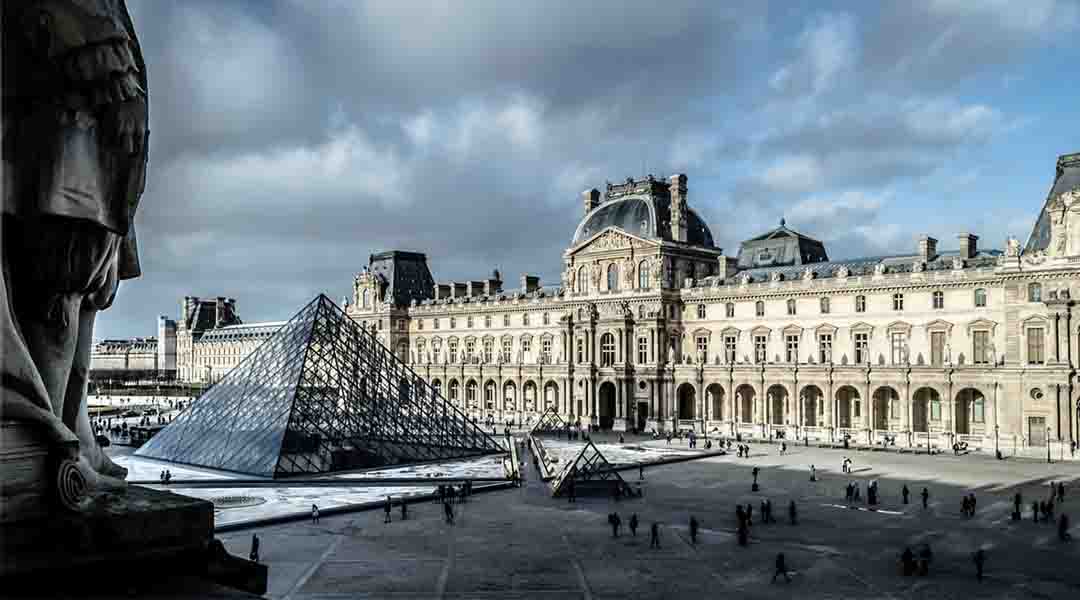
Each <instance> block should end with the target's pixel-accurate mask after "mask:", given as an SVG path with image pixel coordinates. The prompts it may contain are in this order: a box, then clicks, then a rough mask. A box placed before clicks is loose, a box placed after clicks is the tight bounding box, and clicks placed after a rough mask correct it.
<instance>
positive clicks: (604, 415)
mask: <svg viewBox="0 0 1080 600" xmlns="http://www.w3.org/2000/svg"><path fill="white" fill-rule="evenodd" d="M597 400H598V403H597V404H598V407H597V409H598V410H599V413H600V414H599V415H598V417H599V425H600V429H604V430H609V429H611V428H612V427H614V425H615V384H614V383H611V382H610V381H605V382H604V383H601V384H600V390H599V393H598V394H597Z"/></svg>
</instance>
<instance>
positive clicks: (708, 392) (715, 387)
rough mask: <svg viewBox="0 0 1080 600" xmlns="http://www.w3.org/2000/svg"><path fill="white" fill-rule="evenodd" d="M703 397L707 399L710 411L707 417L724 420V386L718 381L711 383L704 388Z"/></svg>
mask: <svg viewBox="0 0 1080 600" xmlns="http://www.w3.org/2000/svg"><path fill="white" fill-rule="evenodd" d="M705 397H706V398H707V399H708V400H709V407H710V408H711V409H712V412H711V413H710V414H709V417H710V418H711V419H712V420H713V421H723V420H724V386H722V385H720V384H719V383H711V384H709V387H707V388H705Z"/></svg>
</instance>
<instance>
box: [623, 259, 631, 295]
mask: <svg viewBox="0 0 1080 600" xmlns="http://www.w3.org/2000/svg"><path fill="white" fill-rule="evenodd" d="M622 276H623V282H625V284H626V289H628V290H629V289H633V288H634V259H632V258H626V259H624V260H623V264H622Z"/></svg>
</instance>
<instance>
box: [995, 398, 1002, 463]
mask: <svg viewBox="0 0 1080 600" xmlns="http://www.w3.org/2000/svg"><path fill="white" fill-rule="evenodd" d="M994 410H995V411H996V410H997V407H994ZM994 457H995V458H1000V457H1001V448H999V447H998V426H997V425H996V424H995V425H994Z"/></svg>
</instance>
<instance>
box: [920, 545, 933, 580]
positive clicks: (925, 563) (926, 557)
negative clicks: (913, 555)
mask: <svg viewBox="0 0 1080 600" xmlns="http://www.w3.org/2000/svg"><path fill="white" fill-rule="evenodd" d="M931 558H933V553H932V552H930V545H929V544H923V547H922V550H919V575H924V576H925V575H929V574H930V559H931Z"/></svg>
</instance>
